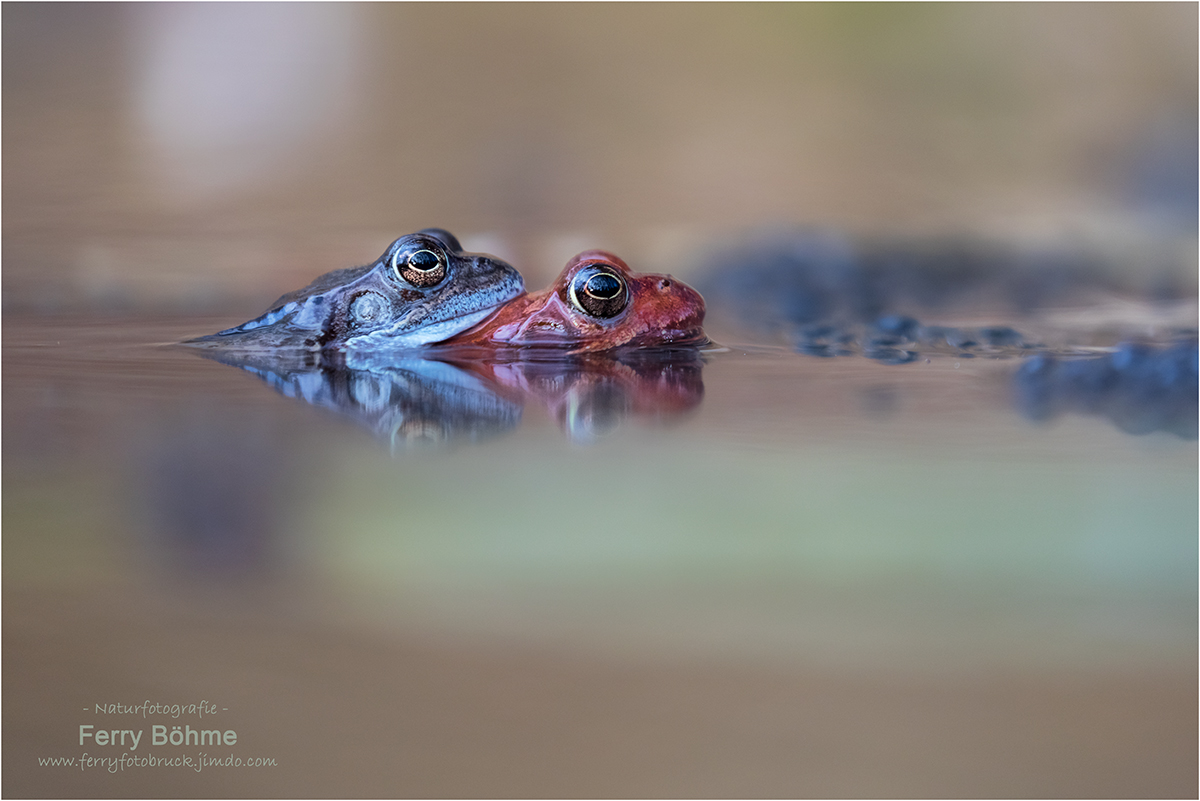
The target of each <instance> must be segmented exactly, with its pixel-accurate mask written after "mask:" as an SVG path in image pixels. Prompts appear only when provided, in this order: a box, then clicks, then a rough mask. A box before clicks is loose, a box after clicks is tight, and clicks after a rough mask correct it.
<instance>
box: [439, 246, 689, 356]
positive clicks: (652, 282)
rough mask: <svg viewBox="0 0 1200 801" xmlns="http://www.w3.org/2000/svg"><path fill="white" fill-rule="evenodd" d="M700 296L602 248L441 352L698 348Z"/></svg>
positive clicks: (575, 261) (581, 256) (450, 341)
mask: <svg viewBox="0 0 1200 801" xmlns="http://www.w3.org/2000/svg"><path fill="white" fill-rule="evenodd" d="M703 322H704V298H702V297H700V293H699V292H697V291H696V290H694V289H692V288H691V287H690V286H688V285H687V284H685V283H683V282H682V281H677V280H675V279H674V278H672V277H671V276H669V275H655V274H653V273H645V274H639V273H635V272H633V271H632V270H630V269H629V266H628V265H627V264H625V262H623V261H622V260H621V259H619V258H617V257H616V256H614V255H613V254H611V253H608V252H605V251H603V250H588V251H584V252H583V253H580V254H579V255H578V256H576V257H575V258H573V259H571V261H569V262H567V266H566V269H564V270H563V271H562V274H561V275H559V277H558V280H556V281H555V282H554V283H553V284H551V285H550V287H548V288H547V289H543V290H541V291H540V292H533V293H529V294H524V295H519V296H517V297H516V298H514V299H513V300H511V301H509V302H508V303H506V304H504V305H503V306H501V307H500V309H499V310H498V311H496V313H494V314H493V315H492V316H490V317H488V318H487V319H486V320H484V321H483V322H481V323H480V324H479V325H477V326H475V327H474V328H471V329H468V330H467V331H464V332H463V333H461V334H458V335H456V336H454V337H452V338H450V339H448V340H446V341H445V342H442V343H440V344H441V345H442V346H456V347H488V348H495V347H512V348H554V349H558V350H559V351H560V352H565V353H572V354H577V353H595V352H599V351H606V350H612V349H613V348H622V347H631V348H637V347H661V346H671V345H699V344H704V343H706V342H707V341H708V339H707V338H706V337H705V336H704V329H703V328H702V327H701V324H702V323H703Z"/></svg>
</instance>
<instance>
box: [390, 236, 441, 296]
mask: <svg viewBox="0 0 1200 801" xmlns="http://www.w3.org/2000/svg"><path fill="white" fill-rule="evenodd" d="M392 269H393V270H394V271H395V272H396V275H397V276H398V277H400V278H402V279H403V280H405V281H407V282H408V283H410V284H412V285H413V286H415V287H417V288H418V289H428V288H429V287H434V286H437V285H438V284H440V283H441V282H442V281H445V280H446V254H445V253H443V252H442V251H441V249H440V248H438V249H435V248H430V247H419V246H418V248H417V249H402V250H398V251H396V254H395V256H393V257H392Z"/></svg>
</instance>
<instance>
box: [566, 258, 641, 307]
mask: <svg viewBox="0 0 1200 801" xmlns="http://www.w3.org/2000/svg"><path fill="white" fill-rule="evenodd" d="M569 292H570V296H571V303H573V304H575V306H576V307H577V308H578V309H579V310H580V311H582V312H583V313H584V314H587V315H589V316H591V317H600V318H602V319H608V318H610V317H616V316H617V315H618V314H620V313H621V312H622V311H623V310H624V309H625V306H626V305H628V303H629V290H628V288H627V287H626V286H625V279H624V278H622V277H621V276H620V275H619V274H617V273H615V272H613V271H612V270H610V269H608V268H606V267H604V266H602V265H595V266H593V267H591V268H589V269H584V270H580V271H579V272H578V273H577V274H576V275H575V278H574V279H573V280H572V281H571V286H570V288H569Z"/></svg>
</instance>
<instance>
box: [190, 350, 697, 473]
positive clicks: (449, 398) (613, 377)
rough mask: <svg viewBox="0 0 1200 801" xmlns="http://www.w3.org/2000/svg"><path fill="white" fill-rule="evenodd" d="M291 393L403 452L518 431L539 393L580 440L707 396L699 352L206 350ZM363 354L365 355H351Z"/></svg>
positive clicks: (674, 413) (668, 414) (687, 407)
mask: <svg viewBox="0 0 1200 801" xmlns="http://www.w3.org/2000/svg"><path fill="white" fill-rule="evenodd" d="M200 355H203V356H205V357H207V358H210V359H213V360H215V361H219V362H222V363H224V364H228V365H230V366H233V367H240V368H242V369H243V370H246V371H247V372H249V373H252V374H253V375H255V376H257V377H258V378H260V379H262V380H263V381H265V382H266V383H267V384H269V385H271V386H272V387H273V388H275V389H276V390H277V391H278V392H279V393H280V394H282V395H286V396H287V397H289V398H297V399H301V400H304V401H305V402H307V403H310V404H312V405H314V406H320V407H324V408H326V409H330V410H332V411H335V412H337V413H338V414H340V415H343V416H345V417H349V418H351V419H353V420H354V421H355V422H356V423H357V424H358V425H360V426H362V427H365V428H367V429H368V430H370V431H371V432H372V433H373V434H374V435H375V436H376V437H377V438H379V439H381V440H383V441H384V442H386V443H387V444H388V445H389V446H390V447H391V448H392V449H393V451H395V450H397V449H403V448H408V447H412V446H430V445H433V446H439V447H440V446H444V445H449V444H453V443H456V442H474V441H479V440H481V439H486V438H488V437H490V436H494V435H497V434H501V433H505V432H508V431H512V430H513V429H515V428H517V427H518V426H519V425H520V422H521V417H522V410H523V408H524V406H525V405H526V403H528V402H530V401H532V402H536V403H538V404H539V405H541V406H543V407H545V408H546V410H547V411H548V412H549V414H550V415H551V417H552V418H553V419H554V420H555V421H556V422H557V423H558V425H559V426H560V427H561V428H562V429H563V430H564V432H565V433H566V434H567V436H569V437H570V438H571V439H573V440H575V441H579V442H590V441H592V440H595V439H597V438H599V437H602V436H604V435H606V434H608V433H610V432H612V431H614V430H616V429H617V428H619V427H620V426H621V424H622V423H623V422H624V421H625V420H626V419H627V418H630V417H633V418H637V419H640V420H643V421H645V422H649V423H652V424H662V423H665V422H667V421H670V420H673V419H678V418H681V417H682V416H684V415H685V413H687V412H689V411H691V410H692V409H695V408H696V407H697V406H699V404H700V402H701V400H702V399H703V397H704V383H703V379H702V377H701V370H702V369H703V361H702V359H701V356H700V354H699V353H698V352H697V351H695V350H692V351H635V352H627V353H623V354H621V356H620V358H613V357H611V356H610V355H608V354H591V355H585V356H568V357H564V358H560V359H557V360H554V361H528V360H516V361H497V360H494V359H462V360H457V359H456V360H451V359H450V358H449V356H450V354H445V358H444V359H438V360H435V359H430V358H421V357H420V356H417V355H404V356H401V357H399V358H396V357H380V358H365V359H355V360H352V359H351V358H350V354H341V353H336V352H334V353H328V352H317V353H312V352H305V351H281V352H273V353H272V352H266V351H257V352H255V351H224V350H205V351H200ZM351 361H354V362H355V364H351Z"/></svg>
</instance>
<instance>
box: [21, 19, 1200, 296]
mask: <svg viewBox="0 0 1200 801" xmlns="http://www.w3.org/2000/svg"><path fill="white" fill-rule="evenodd" d="M1196 28H1197V8H1196V6H1195V5H1194V4H1187V3H1178V4H1147V3H1135V4H1108V3H1106V4H1081V3H1073V4H1061V5H1060V4H1054V5H1047V4H1013V5H989V4H963V5H958V4H831V5H824V4H740V3H739V4H716V3H712V4H710V3H705V4H696V5H691V4H677V3H671V4H661V5H659V4H616V3H611V4H610V3H605V4H597V5H589V4H565V5H556V4H542V3H538V4H492V3H488V4H467V3H452V4H441V3H438V4H397V5H391V4H369V5H354V4H336V5H325V4H307V3H306V4H296V5H291V4H275V3H272V4H241V3H237V4H131V5H124V4H95V5H86V4H85V5H77V4H36V3H34V4H12V5H7V6H5V8H4V31H3V36H4V40H3V44H4V57H3V58H4V63H3V66H4V77H3V89H4V101H3V103H4V106H3V110H4V123H5V124H4V156H5V159H4V167H5V169H4V184H3V189H4V196H3V200H4V212H5V214H4V228H3V233H4V257H5V264H4V266H5V270H4V300H5V304H6V306H7V307H8V308H9V309H13V308H22V307H28V306H36V307H38V308H43V309H45V308H62V307H70V306H75V305H77V304H78V303H81V302H84V303H93V304H94V303H96V302H102V303H109V304H111V303H119V304H123V305H128V304H133V305H135V306H161V305H162V304H168V305H169V306H178V305H183V306H186V307H188V308H193V309H194V308H197V307H203V308H210V306H209V304H212V303H215V302H221V303H228V301H229V299H230V297H243V296H247V295H248V296H250V297H252V298H253V302H252V305H253V304H261V303H263V302H265V300H269V299H270V297H274V294H272V293H275V294H277V293H278V292H281V291H283V290H285V289H287V288H289V286H290V282H294V281H295V280H301V281H303V280H307V278H309V277H311V276H312V275H313V274H314V273H315V272H320V271H324V270H327V269H332V268H335V267H341V266H346V265H348V264H351V263H363V262H366V261H369V260H370V259H373V258H374V257H375V256H376V255H378V253H379V252H381V251H382V249H383V247H384V246H385V245H386V244H387V243H388V242H389V241H390V240H391V239H392V238H394V237H395V236H398V235H399V234H402V233H406V232H409V231H412V230H415V229H417V228H420V227H424V226H429V225H437V226H442V227H446V228H450V229H451V230H453V231H455V232H456V233H459V234H460V236H462V237H463V238H464V239H465V240H467V244H468V245H469V246H473V247H475V248H477V249H484V250H489V251H492V252H496V253H498V254H499V255H501V256H505V257H508V258H510V259H513V260H514V261H516V262H518V266H519V267H521V268H522V269H523V270H524V271H525V272H526V274H527V276H528V277H529V279H530V284H531V285H533V286H538V285H540V284H542V283H544V282H545V281H547V280H548V279H549V278H550V277H552V276H553V275H554V274H555V273H557V271H558V270H559V269H560V268H561V266H562V264H563V262H564V261H565V259H566V258H567V257H569V256H570V255H572V254H573V253H574V252H575V251H577V250H579V249H582V248H583V247H608V248H610V249H614V250H617V251H618V252H620V253H622V254H623V255H625V256H626V258H627V259H628V260H630V261H631V263H635V264H636V265H639V266H645V267H646V268H651V267H654V268H670V269H673V270H675V271H676V272H677V273H680V274H683V275H684V276H686V275H687V274H688V271H689V269H690V266H691V262H690V261H689V256H690V255H691V254H693V253H695V252H696V250H697V248H703V246H704V245H705V244H706V243H708V242H713V241H720V240H721V239H722V238H723V237H726V236H728V235H731V234H733V233H736V232H740V231H743V230H746V229H748V228H754V227H759V226H763V225H772V224H796V223H803V224H820V225H829V226H834V227H838V228H843V229H848V230H851V231H869V232H902V233H911V232H934V233H938V232H946V231H961V230H967V231H981V230H982V231H987V232H991V233H1000V234H1001V235H1004V236H1012V237H1026V238H1028V237H1057V238H1064V237H1065V238H1068V239H1069V238H1072V237H1075V238H1085V239H1086V238H1091V239H1096V238H1101V239H1105V240H1111V241H1113V242H1123V243H1126V244H1128V243H1130V242H1133V243H1134V244H1135V245H1136V244H1137V243H1140V242H1142V241H1145V240H1146V239H1147V238H1152V239H1154V240H1155V241H1159V242H1161V241H1162V239H1163V237H1164V236H1167V237H1168V238H1171V237H1175V236H1176V234H1178V233H1179V232H1180V231H1182V240H1183V242H1184V243H1185V244H1184V245H1183V246H1182V248H1183V249H1182V251H1179V252H1181V253H1182V254H1183V256H1182V258H1181V259H1180V260H1179V261H1178V263H1177V264H1176V265H1175V267H1174V269H1177V270H1179V271H1181V272H1182V273H1183V274H1185V275H1187V276H1192V275H1193V274H1194V262H1193V259H1192V256H1193V255H1194V249H1195V248H1194V244H1192V243H1193V242H1194V229H1195V214H1196V189H1195V187H1196V114H1197V102H1196V98H1197V42H1196ZM1164 232H1165V233H1164ZM1135 252H1136V248H1135ZM1172 252H1176V251H1172ZM1129 268H1130V270H1133V271H1136V270H1137V269H1138V268H1139V266H1138V265H1137V264H1132V263H1131V264H1130V265H1129ZM268 296H270V297H268ZM247 302H248V303H249V302H250V301H247Z"/></svg>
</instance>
